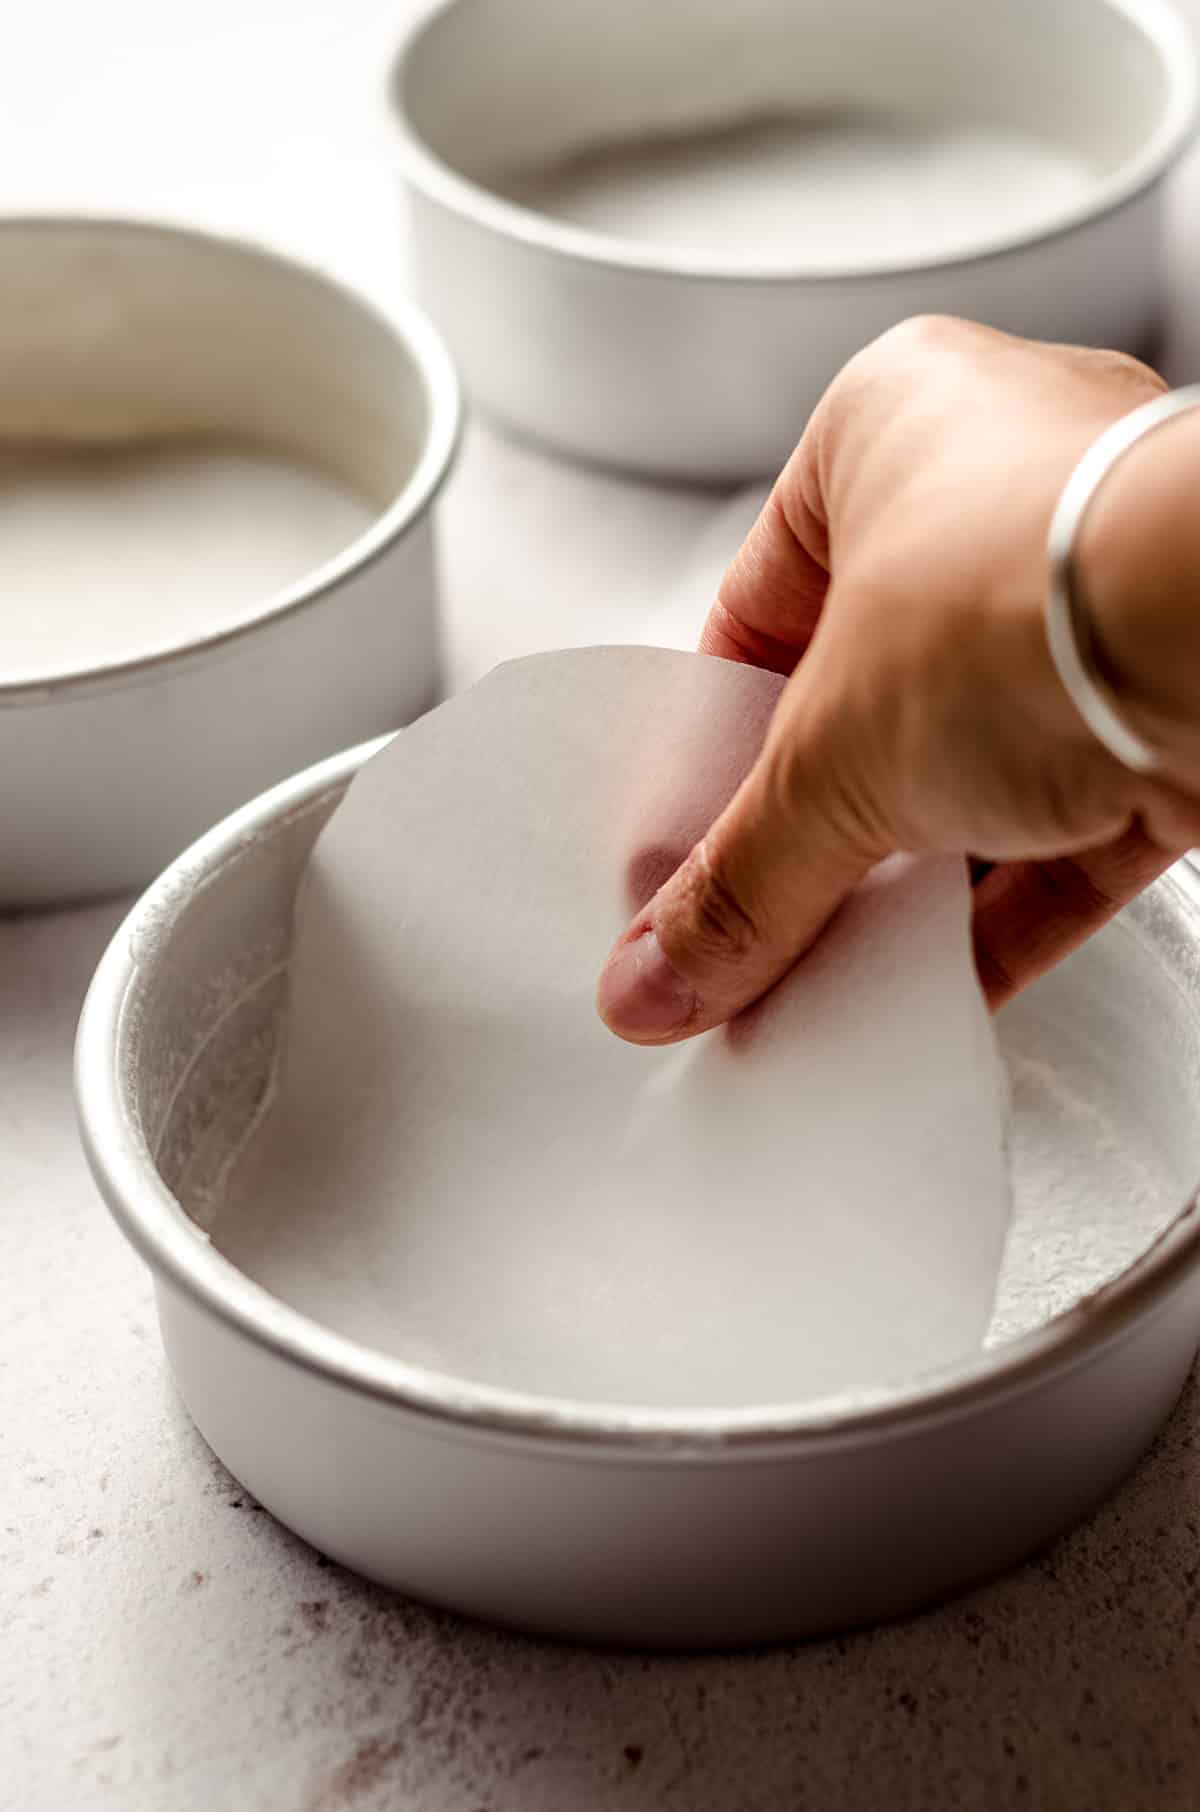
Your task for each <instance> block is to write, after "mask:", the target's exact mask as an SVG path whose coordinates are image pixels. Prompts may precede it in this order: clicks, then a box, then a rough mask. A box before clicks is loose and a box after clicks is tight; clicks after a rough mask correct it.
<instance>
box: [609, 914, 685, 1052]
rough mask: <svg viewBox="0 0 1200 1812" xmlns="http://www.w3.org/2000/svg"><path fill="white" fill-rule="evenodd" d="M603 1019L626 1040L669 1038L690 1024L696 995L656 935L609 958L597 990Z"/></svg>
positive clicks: (650, 934)
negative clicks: (672, 962) (667, 955)
mask: <svg viewBox="0 0 1200 1812" xmlns="http://www.w3.org/2000/svg"><path fill="white" fill-rule="evenodd" d="M596 1005H597V1007H598V1008H599V1010H600V1017H601V1019H603V1021H604V1023H605V1024H606V1025H607V1026H609V1027H610V1028H611V1029H612V1030H613V1031H614V1032H618V1033H620V1035H621V1037H623V1038H635V1039H636V1038H641V1039H653V1038H665V1037H666V1036H667V1034H668V1033H670V1032H677V1031H679V1030H680V1028H681V1027H682V1026H684V1025H686V1024H687V1022H688V1020H689V1019H690V1018H691V1017H692V1015H693V1013H694V1012H695V1011H696V1005H697V1002H696V994H695V990H694V989H693V988H692V986H691V984H690V983H689V982H686V981H685V980H684V979H683V977H682V975H680V974H679V972H678V970H677V969H675V968H673V967H672V965H671V964H670V963H669V962H668V960H667V958H666V956H665V955H664V953H663V948H662V945H661V944H660V943H659V941H658V938H657V937H656V936H655V934H654V932H653V931H644V932H643V933H642V935H641V937H639V938H636V939H635V940H634V941H633V942H632V943H630V944H622V945H621V946H620V948H619V949H618V950H615V951H614V952H613V954H612V956H610V957H609V959H608V963H607V965H606V966H605V969H604V972H603V973H602V975H601V977H600V984H599V986H598V988H597V989H596Z"/></svg>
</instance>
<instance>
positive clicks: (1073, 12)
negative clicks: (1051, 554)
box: [387, 0, 1196, 481]
mask: <svg viewBox="0 0 1200 1812" xmlns="http://www.w3.org/2000/svg"><path fill="white" fill-rule="evenodd" d="M1195 95H1196V78H1195V68H1194V56H1193V51H1192V46H1191V42H1190V39H1189V37H1188V34H1187V32H1186V30H1185V28H1184V27H1183V26H1182V24H1181V23H1180V21H1179V20H1178V18H1177V17H1176V16H1175V14H1174V13H1173V12H1172V11H1171V10H1170V8H1169V7H1168V6H1167V5H1165V4H1163V3H1162V0H1055V4H1054V5H1045V4H1043V3H1042V0H989V4H988V5H987V6H985V7H982V8H981V7H976V6H964V5H950V4H947V3H946V0H908V3H907V4H905V5H904V6H902V7H897V6H895V5H894V4H891V0H843V4H840V5H838V6H836V7H830V6H828V5H827V4H824V0H756V4H754V5H752V6H748V7H731V6H728V5H723V4H719V3H718V0H681V3H680V4H676V5H672V6H669V7H661V6H646V5H642V4H639V3H638V0H616V3H615V4H612V5H608V6H603V7H594V6H580V5H563V6H558V7H553V8H547V7H546V6H544V5H543V4H542V3H541V0H435V3H434V4H433V5H431V6H427V7H426V8H425V9H424V11H423V12H422V13H421V15H420V16H419V17H418V18H417V19H416V20H415V22H414V23H413V24H412V25H411V26H410V27H409V29H408V31H407V33H406V35H405V37H404V39H403V42H402V43H401V45H400V47H399V50H398V52H397V54H396V56H395V58H394V61H393V63H392V66H391V69H390V73H389V80H388V90H387V98H388V108H389V114H390V119H391V123H392V129H393V131H394V134H395V137H396V139H397V143H398V159H399V169H400V174H401V177H402V181H403V185H404V188H405V190H406V191H407V198H408V214H409V245H410V252H411V257H412V263H413V272H414V278H415V281H416V284H417V289H418V293H419V294H420V295H421V296H422V298H423V300H424V301H425V302H426V305H427V306H428V307H429V308H430V310H431V312H432V313H433V314H434V317H435V319H436V320H437V321H438V322H439V323H440V324H441V326H442V327H443V329H444V331H445V333H446V336H447V339H448V341H449V343H450V346H451V349H452V351H453V352H454V355H455V357H456V359H457V361H458V363H459V367H460V369H461V371H462V373H463V376H464V378H465V380H466V383H467V386H468V388H469V390H470V391H471V393H472V395H473V396H474V397H475V398H476V399H477V400H478V401H479V402H480V403H481V404H482V405H483V406H484V407H485V408H486V409H487V410H489V411H490V412H492V413H493V414H494V415H495V416H496V417H498V418H499V419H501V420H502V421H503V422H506V423H508V424H510V425H512V426H514V427H516V428H517V429H519V430H521V431H523V432H525V433H526V434H528V435H530V436H532V437H534V438H536V439H539V440H542V441H545V442H546V443H548V444H550V445H552V446H555V447H559V448H562V449H565V450H566V451H568V452H571V453H574V454H578V455H581V456H583V457H585V458H588V459H591V460H596V461H600V462H603V463H606V464H613V465H617V466H623V467H628V468H633V469H638V470H642V471H645V472H649V473H655V474H660V475H667V476H675V477H684V478H692V479H700V480H709V481H716V480H719V481H732V480H734V479H738V478H745V477H750V476H757V475H760V474H768V473H774V472H775V471H776V470H778V468H779V466H780V465H781V464H782V462H783V461H784V460H785V459H786V457H787V455H788V453H789V452H790V451H791V449H792V447H793V446H794V444H795V442H796V440H797V438H798V437H799V434H800V431H801V429H802V428H803V425H804V422H805V419H806V417H807V416H808V414H809V412H810V411H811V409H812V407H813V405H814V404H815V402H816V401H817V399H818V397H819V396H820V394H821V392H822V390H823V389H824V388H825V386H826V384H827V383H828V382H829V380H830V379H831V378H832V377H833V375H834V373H835V372H836V371H837V370H838V368H839V367H840V366H841V365H842V364H843V363H844V362H845V361H846V360H847V359H848V358H849V357H850V356H851V355H852V354H853V353H855V352H856V351H858V350H859V348H860V347H862V346H863V345H865V344H866V343H867V342H868V341H869V340H871V339H873V338H874V337H875V336H876V335H877V334H879V333H881V332H882V331H884V330H885V329H886V328H888V327H890V326H892V325H894V324H895V323H896V322H898V321H901V320H903V319H904V318H905V317H907V316H911V315H914V314H922V313H928V312H931V311H932V312H937V313H949V314H958V315H965V316H968V317H970V318H972V319H976V320H982V321H987V322H991V323H992V324H993V325H995V326H998V327H1002V328H1006V329H1008V330H1010V331H1013V332H1016V333H1021V334H1028V335H1033V336H1039V337H1044V338H1049V339H1057V340H1072V341H1079V342H1083V343H1086V344H1091V345H1108V346H1116V347H1123V348H1126V349H1128V350H1132V351H1144V350H1146V348H1147V343H1148V342H1149V341H1150V340H1151V338H1152V335H1153V333H1154V330H1155V327H1156V321H1157V315H1158V310H1159V306H1160V300H1161V263H1162V261H1161V253H1160V244H1159V238H1160V225H1161V215H1162V197H1161V183H1162V178H1163V177H1164V175H1165V174H1166V173H1167V172H1168V170H1169V169H1170V168H1171V166H1172V164H1173V163H1174V162H1175V160H1176V158H1177V157H1178V156H1179V154H1180V153H1181V151H1182V150H1183V148H1184V146H1185V145H1186V143H1187V141H1188V139H1189V137H1190V134H1191V130H1192V124H1193V118H1194V113H1195ZM830 116H833V117H834V118H835V119H846V120H851V121H852V120H854V119H856V118H861V117H866V118H868V119H871V120H876V121H884V122H886V121H887V120H889V119H891V120H893V121H894V120H896V119H899V120H902V121H908V122H917V123H918V125H921V124H923V123H924V124H927V123H930V122H939V123H940V122H945V121H947V120H948V121H951V122H954V123H956V124H958V125H966V126H968V127H972V128H980V129H983V130H991V129H993V128H996V129H1002V130H1008V131H1012V132H1016V133H1019V134H1022V135H1024V136H1026V137H1027V138H1029V139H1030V140H1033V139H1037V140H1041V141H1045V142H1048V143H1050V144H1054V145H1058V146H1060V147H1063V148H1065V149H1067V150H1068V151H1069V152H1070V154H1071V155H1072V156H1078V158H1079V159H1080V160H1081V165H1084V166H1086V170H1087V176H1086V182H1085V184H1084V185H1083V186H1082V187H1081V188H1080V189H1079V190H1078V191H1075V190H1073V191H1072V193H1071V194H1070V195H1069V196H1068V195H1066V194H1065V193H1064V195H1063V196H1062V197H1061V198H1060V199H1059V200H1057V201H1055V200H1052V199H1048V200H1047V201H1046V203H1045V205H1044V206H1040V207H1039V206H1038V205H1037V204H1036V202H1035V204H1034V206H1033V209H1032V213H1031V216H1030V221H1031V223H1030V224H1029V226H1028V227H1027V228H1025V227H1020V228H1019V229H1018V228H1017V227H1014V225H1013V224H1012V221H1011V220H1010V219H1008V218H1006V217H1002V216H1001V214H1000V213H999V212H998V211H997V203H996V199H995V190H994V189H992V188H989V185H988V183H987V181H986V180H984V179H982V178H981V179H980V180H979V182H978V183H977V184H976V185H974V189H975V191H977V193H978V222H977V226H976V225H975V223H972V226H971V231H970V232H969V233H967V235H966V237H965V239H964V240H963V241H962V243H961V245H959V244H958V243H956V245H955V248H954V250H953V252H952V253H949V252H948V253H947V254H946V255H944V256H934V255H932V254H926V255H922V254H921V252H920V250H919V248H918V249H917V250H915V251H914V252H912V253H907V252H906V251H905V250H904V247H903V245H902V244H898V243H883V242H882V240H881V233H880V229H875V237H874V239H872V237H871V236H870V234H869V233H868V231H867V229H864V237H863V238H862V241H861V244H856V245H855V246H854V247H853V248H852V251H847V252H842V253H839V255H838V256H836V257H834V256H833V255H832V254H831V253H830V252H829V251H826V252H825V253H822V252H821V250H820V248H819V247H818V248H815V249H814V250H813V251H812V252H811V253H806V250H805V247H804V245H803V244H795V245H792V244H789V245H786V246H784V245H781V246H780V248H779V251H778V255H777V256H772V257H770V258H767V257H766V256H765V255H762V256H760V257H759V258H758V259H757V261H756V260H755V259H754V258H753V257H750V256H749V255H745V256H735V255H734V251H733V249H732V248H731V249H730V251H729V253H728V255H723V253H722V246H723V243H724V242H723V241H722V242H719V243H718V242H715V241H714V244H713V246H712V248H708V247H707V243H706V244H705V245H703V246H702V245H701V244H699V243H697V244H695V245H691V246H688V245H683V244H675V243H674V242H671V241H668V240H667V238H666V236H665V229H664V237H663V239H662V240H661V241H659V240H658V239H656V238H654V237H652V236H651V235H650V233H649V232H648V231H647V232H644V233H643V234H641V235H640V236H638V237H632V236H628V237H626V236H618V235H617V233H616V232H615V231H614V232H610V231H608V230H601V229H600V228H599V227H595V226H592V225H587V224H581V223H579V222H574V223H573V222H572V221H571V220H570V219H569V218H566V217H560V216H558V215H554V214H553V213H552V212H551V211H550V207H549V204H545V205H544V206H543V205H541V204H539V203H538V202H537V199H536V197H535V198H534V199H532V200H531V199H530V198H529V195H528V194H527V192H526V190H523V189H522V188H521V187H520V185H518V186H517V187H514V184H513V172H514V171H515V172H518V173H521V172H524V173H527V172H529V171H530V170H533V171H537V170H539V169H540V170H543V171H557V170H561V169H563V168H568V167H570V164H571V160H572V159H577V158H578V157H580V156H581V155H591V154H598V153H607V152H610V151H611V152H615V153H617V154H620V152H621V151H622V150H623V149H628V148H629V147H636V146H639V145H641V146H644V145H647V144H652V143H659V144H662V143H669V142H671V141H672V140H674V141H676V142H678V141H679V140H680V138H681V137H684V136H686V135H687V134H689V133H695V132H712V131H718V132H719V131H723V130H726V129H728V128H731V127H737V126H740V125H742V124H745V123H747V122H754V121H763V120H782V119H787V118H798V119H808V120H812V119H817V120H820V119H821V118H829V117H830ZM865 180H867V178H864V181H865ZM1029 187H1032V188H1033V190H1034V191H1035V192H1036V191H1037V188H1038V185H1036V184H1032V185H1026V188H1027V189H1028V188H1029Z"/></svg>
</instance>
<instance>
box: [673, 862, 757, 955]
mask: <svg viewBox="0 0 1200 1812" xmlns="http://www.w3.org/2000/svg"><path fill="white" fill-rule="evenodd" d="M672 896H673V897H672V903H671V911H670V915H669V918H668V919H667V920H666V922H665V923H660V926H659V938H660V941H661V943H662V946H663V949H664V950H665V951H666V953H667V955H668V956H670V957H672V958H675V957H676V956H677V955H679V954H680V953H681V952H682V951H683V950H684V949H685V948H686V952H687V955H688V957H689V958H690V959H691V961H692V962H693V963H694V964H697V965H703V966H704V967H705V968H707V967H710V966H712V965H718V966H720V967H726V966H730V967H736V966H737V965H738V964H740V963H742V962H743V961H744V960H745V958H746V957H747V956H748V955H749V954H750V952H751V951H752V950H753V949H754V948H755V946H756V944H757V943H758V941H759V934H758V927H757V924H756V922H755V919H754V917H753V916H752V914H751V911H750V909H749V907H748V906H747V904H746V902H745V899H744V887H742V886H741V885H739V883H738V882H737V881H736V880H735V875H734V869H733V866H732V864H731V862H730V859H729V857H728V855H727V854H725V853H724V852H723V850H722V848H721V844H720V839H719V837H718V836H717V835H716V834H714V833H711V832H710V834H709V836H707V837H706V838H704V840H703V841H702V842H700V843H698V844H697V846H696V848H695V849H694V850H693V851H692V853H691V855H690V856H689V857H688V859H687V861H686V862H685V863H684V865H683V867H682V868H681V869H680V871H679V873H678V875H677V876H676V877H675V881H674V883H673V885H672Z"/></svg>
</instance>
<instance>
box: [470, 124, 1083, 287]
mask: <svg viewBox="0 0 1200 1812" xmlns="http://www.w3.org/2000/svg"><path fill="white" fill-rule="evenodd" d="M1094 181H1095V173H1094V171H1093V170H1092V169H1091V167H1090V165H1089V164H1088V162H1087V161H1086V159H1084V158H1083V157H1081V156H1080V155H1079V154H1078V153H1077V152H1072V151H1070V150H1069V149H1067V148H1066V147H1064V146H1062V145H1057V144H1055V143H1053V142H1052V141H1051V140H1049V139H1043V138H1037V137H1033V136H1030V135H1028V134H1025V133H1016V132H1012V131H1004V130H1001V129H998V128H986V127H982V126H975V125H969V124H964V123H959V122H951V121H946V122H939V121H932V122H917V121H906V120H901V119H893V118H890V117H888V116H883V115H881V116H874V115H861V116H840V115H837V114H829V115H821V116H816V117H801V118H798V119H784V118H776V119H765V120H752V121H747V122H742V123H738V124H735V125H729V126H723V127H719V128H709V129H708V130H706V131H695V132H691V133H687V134H678V135H672V136H669V137H667V136H663V137H655V138H651V137H647V138H645V139H643V140H640V141H636V142H629V143H621V144H610V145H603V146H598V147H595V148H585V149H583V150H580V151H578V152H576V153H574V154H572V155H569V156H567V157H564V158H561V159H560V160H558V161H557V162H555V163H552V164H545V165H539V166H537V167H536V168H521V169H519V170H514V171H512V172H510V173H508V174H507V175H505V176H504V177H503V178H501V180H500V181H499V182H497V183H496V187H497V188H498V189H499V190H500V192H501V193H503V194H504V195H506V196H507V197H508V198H509V199H510V200H512V201H517V202H520V203H521V204H523V205H524V206H526V207H530V208H534V209H536V210H537V211H538V212H540V213H543V214H549V215H552V216H554V217H555V218H557V219H559V220H564V221H567V222H569V223H571V224H572V225H574V226H579V227H585V228H587V229H589V230H590V231H592V232H597V233H604V234H612V235H615V236H617V237H619V238H623V239H632V240H641V241H644V242H646V243H650V244H655V245H657V246H659V247H667V248H673V249H675V250H678V251H681V252H687V253H689V254H691V255H693V256H711V257H713V258H715V259H719V260H721V261H723V262H729V261H733V262H734V263H735V264H736V263H744V264H746V265H748V266H750V265H756V266H770V265H773V264H776V265H778V266H779V267H780V268H798V269H805V268H812V269H818V268H820V267H821V266H831V267H836V268H838V269H840V270H852V269H855V268H858V267H860V266H862V267H866V266H873V265H877V264H881V263H883V264H886V263H887V262H889V260H895V261H896V262H898V263H900V264H910V263H916V262H920V261H923V260H928V259H936V258H952V257H954V256H956V255H957V254H960V253H963V252H966V251H968V250H971V249H973V248H975V247H977V245H978V241H979V234H980V228H981V225H984V226H985V227H986V231H987V235H988V238H989V239H993V238H995V239H998V240H1002V239H1004V238H1006V237H1008V236H1010V235H1011V236H1012V237H1014V238H1015V237H1019V236H1021V235H1023V234H1025V233H1028V232H1030V231H1031V230H1035V229H1036V228H1037V226H1038V224H1039V222H1040V221H1042V220H1050V219H1051V218H1053V217H1054V216H1055V215H1056V214H1058V213H1060V212H1061V211H1062V210H1063V209H1064V208H1066V207H1069V206H1070V205H1071V203H1072V202H1074V201H1075V200H1076V199H1078V198H1081V197H1082V196H1083V195H1085V194H1086V193H1087V192H1088V191H1089V189H1090V188H1091V186H1092V185H1093V184H1094Z"/></svg>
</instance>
